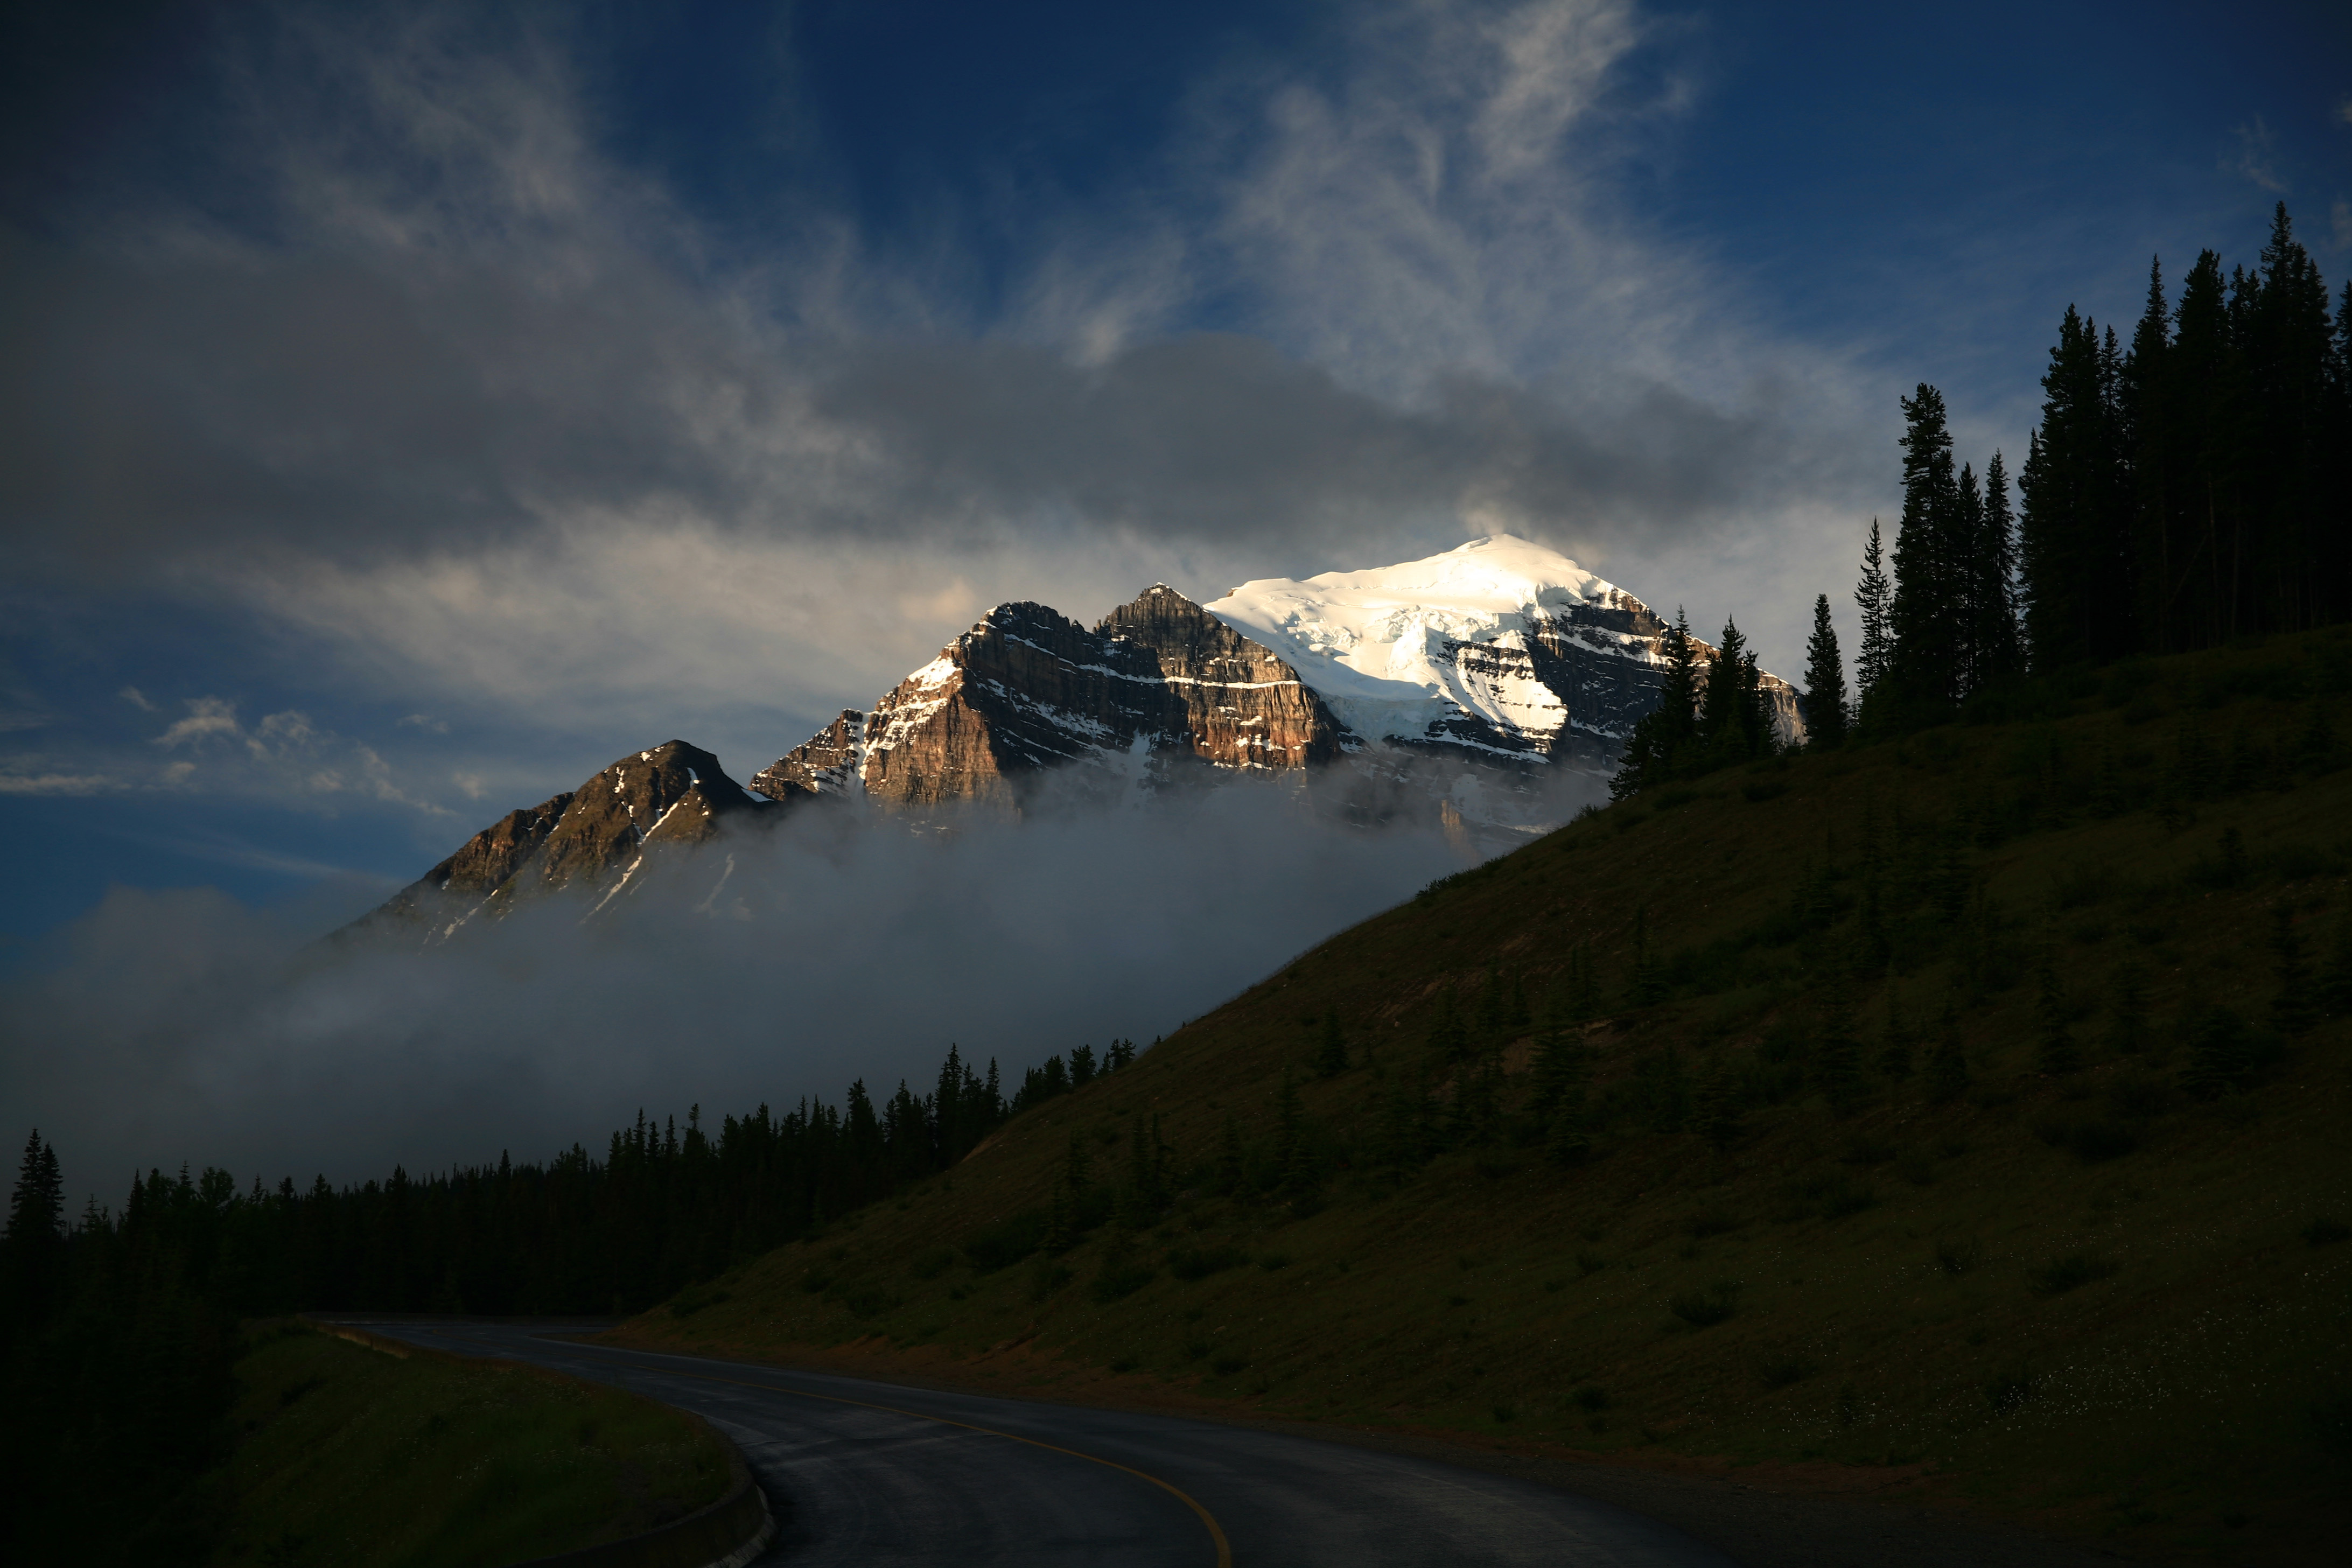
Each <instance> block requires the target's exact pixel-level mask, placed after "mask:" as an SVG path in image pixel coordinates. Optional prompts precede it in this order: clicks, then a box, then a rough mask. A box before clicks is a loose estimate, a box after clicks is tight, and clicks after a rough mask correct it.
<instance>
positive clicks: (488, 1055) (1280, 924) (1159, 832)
mask: <svg viewBox="0 0 2352 1568" xmlns="http://www.w3.org/2000/svg"><path fill="white" fill-rule="evenodd" d="M1460 865H1461V862H1460V860H1459V859H1457V858H1455V857H1454V853H1453V852H1452V851H1450V850H1449V849H1448V847H1447V846H1446V845H1445V843H1444V840H1443V839H1442V838H1440V837H1437V836H1435V835H1433V834H1427V833H1423V832H1420V831H1416V830H1407V829H1387V830H1381V831H1368V830H1362V829H1353V828H1348V827H1343V826H1337V825H1335V824H1333V823H1332V822H1330V821H1329V820H1328V818H1326V817H1322V816H1318V815H1316V814H1315V813H1313V812H1312V811H1311V810H1310V809H1308V808H1307V806H1306V805H1304V804H1303V802H1301V801H1300V800H1299V799H1297V797H1295V796H1292V795H1287V794H1286V793H1284V792H1282V791H1280V790H1279V789H1277V788H1276V787H1272V786H1269V787H1265V788H1255V787H1239V788H1226V789H1221V790H1216V791H1212V792H1209V793H1206V794H1204V795H1198V796H1194V797H1190V798H1184V799H1179V800H1174V801H1161V802H1158V803H1155V804H1154V805H1151V806H1150V809H1148V810H1137V809H1107V808H1099V807H1091V808H1072V809H1068V810H1065V811H1061V812H1058V813H1055V814H1053V815H1050V816H1045V817H1042V818H1034V817H1033V818H1032V819H1031V820H1028V821H1025V822H1022V823H1018V824H1011V823H989V822H982V821H968V822H965V823H962V824H961V825H960V826H958V827H957V828H956V829H955V830H954V831H952V832H947V833H930V834H925V833H918V832H914V831H910V830H909V829H908V827H907V826H904V825H903V823H890V822H866V823H862V824H856V825H851V826H845V819H844V818H843V817H835V818H831V819H828V818H827V816H826V814H821V813H807V814H804V816H803V820H801V821H799V822H798V823H795V824H793V825H792V826H785V827H782V828H779V829H776V830H772V831H768V830H760V829H752V830H750V831H747V832H744V833H741V834H738V835H735V836H731V837H727V838H724V839H721V840H719V841H718V842H716V843H714V844H712V845H710V846H707V847H703V848H701V849H698V850H696V851H693V852H690V853H688V854H685V855H681V856H679V857H677V858H675V859H673V860H671V861H669V862H667V863H663V864H658V865H656V866H653V867H649V868H648V869H649V870H650V871H652V872H653V873H654V874H653V875H651V876H650V877H647V876H646V874H645V873H640V875H639V877H638V878H637V879H635V881H634V882H633V884H632V885H631V887H630V888H629V889H628V890H627V891H626V892H625V893H624V894H623V895H622V897H621V898H620V899H618V900H615V901H614V904H613V906H612V907H611V908H609V909H608V910H606V911H605V913H604V915H603V916H600V917H598V918H594V919H591V920H587V921H583V918H582V917H583V914H584V913H585V911H586V910H587V907H588V906H587V904H586V903H584V902H582V901H580V900H573V899H571V898H555V899H550V900H545V901H543V902H541V904H539V905H538V906H536V907H532V908H527V909H526V910H523V911H521V912H519V913H518V914H517V915H515V916H514V917H512V918H510V919H509V920H508V921H506V922H504V923H503V924H501V925H499V926H497V927H495V928H493V929H490V930H488V931H484V932H481V933H479V940H477V941H473V942H456V943H452V944H450V945H449V946H447V947H446V948H443V949H440V950H438V951H436V952H414V951H388V950H386V949H384V948H383V947H368V948H360V949H353V948H352V947H351V946H349V945H348V944H334V943H325V944H322V943H319V942H315V941H314V940H312V939H311V938H310V937H309V936H308V935H305V936H302V937H299V938H298V937H296V936H295V935H294V934H293V933H291V932H289V930H288V927H287V924H286V922H285V921H282V920H279V919H276V918H273V917H269V916H265V915H260V914H257V913H255V912H253V911H250V910H245V909H244V908H242V907H240V906H238V905H236V903H235V902H234V901H232V900H229V899H227V898H226V896H225V895H222V894H219V893H217V892H214V891H211V890H191V891H180V892H162V893H150V892H133V891H129V890H123V889H118V890H117V891H115V892H114V893H113V894H112V895H111V896H110V898H109V899H108V900H107V901H106V903H105V904H104V905H103V906H102V907H101V908H100V909H99V910H97V911H96V912H95V913H93V914H92V915H91V916H89V918H87V919H85V920H83V921H79V922H78V923H77V924H76V925H75V926H74V927H72V928H70V929H69V931H68V932H67V934H66V936H65V937H64V939H62V940H61V941H60V942H59V943H58V946H57V948H56V950H55V951H54V952H52V953H51V954H49V960H50V962H49V963H47V965H46V966H44V967H42V968H41V969H39V970H38V971H37V972H34V973H20V975H19V977H18V978H17V979H16V981H15V982H14V983H12V984H10V986H9V987H8V989H7V991H6V993H5V994H0V1016H5V1018H6V1019H7V1025H6V1044H5V1052H0V1105H5V1116H0V1125H6V1126H10V1127H16V1128H18V1129H20V1130H21V1129H22V1128H23V1127H25V1126H27V1125H34V1124H37V1125H38V1126H39V1127H40V1128H41V1130H42V1131H43V1134H44V1135H45V1136H47V1137H48V1138H50V1139H51V1140H52V1141H53V1142H55V1143H56V1144H57V1145H58V1149H59V1151H60V1152H61V1155H62V1157H63V1159H64V1160H65V1161H66V1163H67V1171H68V1179H69V1184H70V1186H71V1188H72V1190H73V1192H74V1193H75V1194H76V1195H77V1197H79V1194H84V1193H89V1192H92V1191H94V1192H96V1193H97V1194H99V1196H100V1200H101V1201H102V1202H110V1203H113V1202H119V1201H120V1199H121V1188H122V1187H123V1185H124V1184H125V1182H126V1181H127V1180H128V1178H129V1176H130V1174H131V1172H132V1171H133V1170H134V1168H144V1167H145V1166H148V1165H161V1166H164V1167H166V1168H171V1167H176V1166H177V1165H178V1164H179V1163H181V1162H182V1161H188V1162H191V1163H194V1164H196V1165H199V1166H201V1165H204V1164H206V1163H213V1164H219V1165H224V1166H226V1167H227V1168H229V1169H231V1170H233V1171H235V1172H236V1173H238V1175H239V1178H240V1180H250V1179H251V1177H252V1176H253V1175H254V1174H256V1173H259V1174H261V1175H262V1176H264V1177H265V1178H266V1179H267V1180H268V1181H270V1182H272V1183H274V1182H275V1181H276V1180H277V1179H278V1176H280V1175H283V1174H291V1175H293V1176H294V1177H296V1179H297V1180H298V1181H301V1182H304V1183H307V1182H308V1181H309V1179H310V1176H311V1175H312V1174H313V1173H320V1172H323V1173H325V1174H327V1175H328V1176H329V1177H330V1178H331V1179H334V1180H338V1181H341V1180H352V1179H360V1178H363V1177H366V1176H370V1175H381V1174H383V1173H386V1172H388V1171H389V1169H390V1168H391V1166H392V1164H393V1163H394V1162H395V1161H398V1162H401V1163H404V1164H405V1165H406V1166H407V1167H408V1168H409V1169H410V1170H412V1171H415V1170H419V1169H430V1168H434V1167H436V1166H439V1165H444V1164H446V1163H451V1162H461V1163H473V1162H478V1161H490V1162H495V1161H496V1160H497V1159H498V1157H499V1152H500V1150H502V1149H507V1150H512V1151H513V1152H514V1153H515V1155H516V1156H517V1157H518V1158H542V1157H544V1156H546V1155H547V1154H549V1153H551V1152H553V1151H554V1150H556V1149H558V1148H561V1147H565V1146H568V1145H569V1144H570V1143H571V1142H572V1141H573V1140H574V1139H579V1140H582V1141H585V1142H591V1143H592V1144H594V1143H596V1142H598V1141H601V1139H602V1138H603V1137H604V1134H605V1133H606V1132H607V1131H609V1130H610V1129H611V1128H613V1127H614V1126H616V1125H619V1124H620V1123H622V1122H623V1121H626V1120H627V1119H629V1118H630V1117H632V1116H633V1115H634V1114H635V1111H636V1110H637V1109H638V1108H639V1107H640V1106H642V1107H644V1108H646V1110H648V1111H650V1112H656V1113H661V1114H667V1113H673V1112H675V1113H678V1114H681V1115H682V1114H683V1113H684V1111H685V1110H686V1109H687V1107H688V1104H690V1103H695V1102H699V1103H700V1104H701V1105H702V1106H703V1107H704V1109H705V1110H706V1112H707V1113H709V1114H711V1115H713V1116H716V1115H718V1114H719V1113H721V1112H740V1111H744V1110H750V1109H751V1107H752V1106H753V1105H755V1104H757V1103H758V1102H760V1101H761V1100H765V1101H767V1102H768V1103H770V1104H771V1105H781V1104H785V1103H789V1102H791V1101H793V1100H797V1099H798V1098H799V1097H800V1096H802V1095H803V1094H819V1095H822V1096H823V1097H824V1098H825V1099H827V1100H835V1101H836V1102H837V1101H838V1100H839V1097H840V1094H841V1091H842V1089H843V1087H844V1086H845V1084H846V1083H847V1082H848V1081H849V1080H850V1079H852V1078H856V1077H863V1078H864V1079H866V1083H867V1084H868V1086H869V1087H873V1088H877V1089H891V1088H895V1087H896V1085H897V1083H898V1079H899V1078H900V1077H902V1076H904V1077H907V1078H909V1079H914V1080H915V1081H916V1082H917V1084H918V1085H920V1083H921V1079H922V1078H923V1076H924V1075H928V1074H929V1073H931V1072H932V1071H934V1070H935V1069H936V1067H937V1064H938V1061H939V1058H940V1057H941V1056H942V1055H943V1054H944V1053H945V1051H946V1049H947V1047H948V1044H949V1042H950V1041H951V1040H952V1041H955V1042H957V1043H959V1044H960V1045H961V1047H962V1049H963V1050H964V1051H965V1052H966V1053H968V1054H969V1055H971V1056H972V1057H974V1058H978V1059H979V1060H981V1061H982V1062H985V1060H986V1059H987V1058H989V1057H991V1056H993V1057H995V1058H998V1059H999V1060H1000V1061H1001V1062H1002V1063H1003V1066H1004V1068H1005V1070H1006V1071H1007V1072H1008V1073H1009V1074H1014V1075H1017V1073H1018V1070H1019V1068H1021V1067H1023V1066H1024V1065H1028V1064H1032V1063H1034V1062H1036V1061H1039V1060H1042V1059H1043V1058H1045V1056H1047V1055H1049V1054H1051V1053H1053V1052H1056V1051H1066V1050H1067V1049H1068V1048H1069V1047H1073V1046H1075V1045H1077V1044H1079V1043H1081V1042H1091V1043H1093V1044H1094V1045H1095V1046H1097V1048H1099V1047H1101V1046H1102V1044H1103V1043H1104V1042H1105V1041H1106V1040H1108V1038H1110V1037H1114V1036H1126V1037H1133V1038H1136V1039H1138V1040H1140V1041H1144V1042H1149V1041H1150V1039H1151V1038H1152V1037H1154V1036H1156V1035H1160V1034H1164V1033H1167V1032H1169V1031H1171V1030H1172V1029H1173V1028H1175V1027H1176V1026H1178V1025H1179V1024H1181V1022H1183V1021H1184V1020H1185V1019H1186V1018H1187V1017H1190V1016H1198V1015H1199V1014H1201V1013H1203V1012H1205V1011H1207V1010H1208V1009H1210V1008H1211V1007H1213V1006H1214V1005H1216V1004H1217V1003H1218V1002H1220V1001H1222V1000H1223V999H1224V998H1226V997H1228V996H1230V995H1232V994H1234V993H1235V992H1237V991H1239V990H1241V989H1243V988H1244V987H1245V986H1246V985H1248V984H1252V983H1253V982H1255V981H1256V980H1258V979H1260V978H1262V977H1263V976H1265V974H1266V973H1270V972H1272V971H1273V970H1274V969H1275V968H1276V967H1277V966H1278V965H1279V964H1281V963H1283V962H1284V961H1285V960H1286V959H1288V958H1290V957H1292V956H1294V955H1295V954H1297V952H1300V951H1301V950H1303V949H1304V948H1307V947H1308V946H1311V945H1312V944H1313V943H1315V942H1318V941H1319V940H1321V939H1322V938H1323V937H1325V936H1328V935H1329V934H1330V933H1332V932H1333V931H1337V930H1339V929H1340V928H1342V927H1344V926H1346V925H1348V924H1349V923H1351V922H1353V921H1357V920H1360V919H1361V918H1363V917H1365V916H1367V915H1370V914H1371V913H1373V912H1375V911H1376V910H1380V909H1382V908H1384V907H1387V906H1388V905H1390V904H1391V903H1394V902H1395V901H1397V900H1399V899H1401V898H1402V897H1404V896H1405V895H1407V894H1408V893H1410V892H1411V891H1412V889H1414V888H1416V887H1418V886H1420V885H1421V884H1423V883H1424V882H1426V881H1428V880H1429V879H1431V878H1433V877H1434V876H1438V875H1442V874H1444V873H1445V872H1447V871H1450V870H1454V869H1457V868H1459V867H1460Z"/></svg>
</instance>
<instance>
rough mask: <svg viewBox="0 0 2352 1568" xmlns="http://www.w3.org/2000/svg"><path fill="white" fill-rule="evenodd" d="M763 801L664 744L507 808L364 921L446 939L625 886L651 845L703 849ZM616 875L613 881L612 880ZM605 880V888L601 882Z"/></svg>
mask: <svg viewBox="0 0 2352 1568" xmlns="http://www.w3.org/2000/svg"><path fill="white" fill-rule="evenodd" d="M766 804H767V803H765V802H764V801H761V800H759V799H758V798H756V797H755V796H753V795H751V794H750V793H749V792H747V791H746V790H745V789H744V788H743V786H742V785H740V784H737V783H736V782H735V781H734V780H732V779H730V778H729V777H728V776H727V773H726V771H725V770H724V769H723V768H721V767H720V766H719V759H718V758H717V757H714V756H712V755H711V754H710V753H709V752H706V751H704V750H703V749H702V748H701V747H699V746H689V745H688V744H687V743H686V742H684V741H670V742H666V743H664V744H662V745H660V746H656V747H655V748H654V749H653V750H651V751H648V752H635V753H633V754H631V755H629V756H625V757H623V758H621V759H620V760H619V761H618V762H615V763H612V764H611V765H610V766H608V767H604V768H600V769H598V770H597V772H596V773H594V774H593V776H591V777H590V778H589V779H588V780H587V781H586V782H584V783H583V784H581V785H580V787H579V788H578V789H572V790H565V791H564V792H563V793H562V795H555V796H553V797H552V798H551V799H548V800H545V801H541V803H540V804H539V805H535V806H527V807H525V808H523V809H522V810H520V811H515V812H509V814H508V815H507V816H503V817H501V818H500V819H499V821H497V822H495V823H493V824H491V825H490V826H488V827H486V828H484V829H483V830H482V831H481V832H479V833H477V834H476V835H474V837H471V838H469V839H467V841H466V842H465V843H464V844H463V845H462V846H460V847H459V848H458V850H457V853H456V854H454V855H452V856H450V857H449V858H447V859H446V860H444V861H442V862H441V863H440V864H439V865H438V866H436V867H434V868H433V869H431V870H430V871H427V872H425V875H424V876H422V877H420V878H418V879H416V880H415V882H412V883H410V884H409V885H408V886H407V887H406V888H404V889H401V890H400V891H399V892H398V893H395V894H394V895H393V897H392V899H391V900H389V901H387V902H386V903H385V904H384V905H383V907H382V908H381V909H379V910H376V911H375V913H374V914H373V915H372V916H370V917H368V921H367V922H363V923H373V922H380V921H384V920H385V919H386V917H390V918H391V919H392V920H393V921H398V922H403V923H409V924H417V923H421V924H424V925H425V927H426V928H427V929H428V931H429V932H430V939H431V940H435V941H446V940H447V939H448V938H449V937H451V936H453V935H455V934H456V933H457V930H458V928H459V927H461V926H463V925H465V924H466V923H467V921H471V920H473V919H474V918H475V917H476V916H477V915H481V914H488V915H489V916H490V917H492V918H496V917H497V916H499V915H500V914H503V913H504V912H505V911H506V910H508V909H510V908H512V907H513V905H514V904H515V902H516V901H517V900H523V899H528V898H530V897H531V896H533V895H535V894H541V893H547V892H552V891H557V890H560V889H566V888H571V887H573V886H574V885H575V884H577V885H580V886H583V887H585V888H587V889H604V899H602V900H598V905H597V907H599V908H602V907H603V904H604V901H605V900H610V899H611V898H612V896H613V895H614V893H616V892H618V891H619V890H620V889H622V888H624V887H625V886H627V884H628V881H629V879H630V878H631V877H632V876H633V875H634V874H635V872H636V870H637V868H638V867H639V866H640V865H641V864H642V863H643V862H644V859H645V856H646V851H647V850H648V849H654V850H658V849H659V847H662V846H664V845H680V844H699V843H701V842H703V841H704V840H706V839H708V838H709V837H712V836H713V835H715V834H716V833H717V832H718V831H719V825H720V824H721V823H722V822H723V821H725V820H727V819H728V818H730V817H731V816H743V815H748V814H750V813H752V812H755V811H758V810H760V809H761V808H762V807H764V806H765V805H766ZM616 873H617V875H616ZM607 884H609V886H607Z"/></svg>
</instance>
